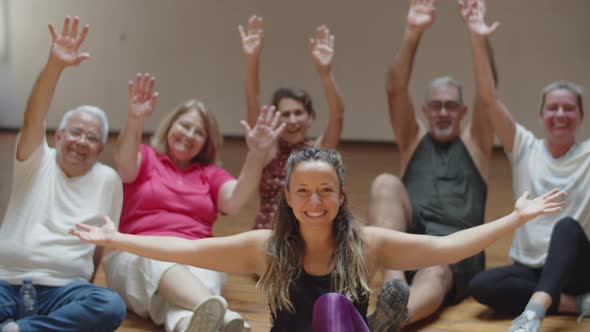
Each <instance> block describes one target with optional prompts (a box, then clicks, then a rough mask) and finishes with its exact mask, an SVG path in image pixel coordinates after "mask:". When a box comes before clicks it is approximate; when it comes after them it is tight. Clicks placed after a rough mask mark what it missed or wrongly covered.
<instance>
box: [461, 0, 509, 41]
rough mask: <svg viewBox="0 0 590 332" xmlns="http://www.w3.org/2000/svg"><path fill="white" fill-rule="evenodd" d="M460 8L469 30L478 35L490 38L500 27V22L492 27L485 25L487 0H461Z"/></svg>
mask: <svg viewBox="0 0 590 332" xmlns="http://www.w3.org/2000/svg"><path fill="white" fill-rule="evenodd" d="M459 7H460V9H461V17H463V20H464V21H465V23H467V26H468V27H469V30H471V32H473V33H475V34H477V35H481V36H489V35H491V34H492V33H494V31H496V29H497V28H498V26H499V25H500V23H499V22H494V23H493V24H492V25H491V26H490V25H487V24H486V23H485V15H486V4H485V0H459Z"/></svg>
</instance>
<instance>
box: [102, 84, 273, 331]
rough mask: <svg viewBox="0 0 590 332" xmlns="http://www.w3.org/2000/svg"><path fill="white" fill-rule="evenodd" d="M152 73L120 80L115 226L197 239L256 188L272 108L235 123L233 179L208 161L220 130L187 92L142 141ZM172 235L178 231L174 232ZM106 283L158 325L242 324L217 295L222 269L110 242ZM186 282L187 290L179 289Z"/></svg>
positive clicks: (234, 327)
mask: <svg viewBox="0 0 590 332" xmlns="http://www.w3.org/2000/svg"><path fill="white" fill-rule="evenodd" d="M154 84H155V80H154V78H152V77H150V75H148V74H146V75H145V76H143V77H142V76H141V75H140V74H138V75H137V78H136V81H135V82H134V83H133V82H131V81H130V82H129V98H128V119H127V124H126V126H125V128H124V129H123V131H122V132H121V134H120V136H119V139H118V141H117V145H116V150H115V160H116V165H117V170H118V172H119V175H120V176H121V178H122V179H123V183H124V203H123V211H122V215H121V222H120V226H119V227H120V231H121V232H122V233H127V234H137V235H156V236H174V237H176V238H184V239H190V240H195V239H202V238H208V237H211V236H212V227H213V223H214V222H215V219H216V217H217V213H218V212H220V213H223V214H227V215H236V214H237V213H238V212H239V211H240V209H241V208H242V206H244V204H245V203H246V201H247V200H248V198H249V197H250V196H251V194H252V193H253V192H254V191H255V190H256V185H257V184H258V181H259V179H260V174H261V172H262V167H263V164H262V163H261V160H263V159H264V157H265V155H266V154H267V152H268V150H269V148H270V147H271V146H272V145H273V143H274V142H275V141H276V139H277V136H278V135H280V133H281V131H282V129H283V128H284V125H282V126H279V125H278V122H279V121H278V113H275V112H274V110H273V109H272V108H263V109H262V111H261V114H260V116H259V118H258V122H257V123H256V126H255V127H254V128H252V129H251V128H250V127H249V126H248V125H247V124H246V123H245V122H242V125H243V126H244V128H245V132H246V135H245V136H246V142H247V144H248V148H249V151H248V155H247V156H246V161H245V162H244V165H243V167H242V170H241V173H240V176H239V178H238V179H237V180H236V179H235V178H234V177H232V176H231V175H230V174H229V173H228V172H227V171H226V170H224V169H223V168H221V167H219V166H217V164H218V163H219V150H220V148H221V143H222V139H221V136H220V134H219V131H218V128H217V124H216V121H215V118H214V116H213V114H212V113H211V112H208V111H207V110H206V109H205V107H204V105H203V104H202V103H201V102H199V101H197V100H189V101H186V102H184V103H182V104H180V105H179V106H178V107H177V108H176V109H175V110H174V111H172V112H171V113H170V114H168V115H167V116H166V117H165V118H164V120H163V121H162V122H161V123H160V125H159V127H158V129H157V130H156V132H155V133H154V136H153V137H152V139H151V146H147V145H143V144H141V136H142V131H143V124H144V121H145V119H146V117H147V116H149V115H150V114H151V113H152V110H153V107H154V104H155V102H156V99H157V93H156V92H154ZM177 240H178V239H177ZM104 270H105V273H106V277H107V282H108V285H109V286H110V287H111V288H113V289H114V290H116V291H117V292H118V293H119V294H120V295H121V296H122V297H123V299H124V300H125V302H126V303H127V306H128V308H130V309H131V310H133V311H134V312H135V313H137V314H138V315H140V316H142V317H147V316H149V317H151V318H152V320H153V321H154V322H156V323H157V324H163V323H164V324H165V328H166V331H205V330H207V331H208V330H211V331H213V330H215V331H217V330H218V329H220V328H223V330H224V331H242V328H243V327H244V323H245V322H244V320H243V319H242V318H241V317H240V315H238V314H237V313H235V312H233V311H230V310H226V309H227V303H226V301H225V300H224V299H223V298H222V297H220V296H218V295H219V294H220V292H221V288H222V286H223V282H224V276H225V275H224V274H221V273H219V272H216V271H211V270H206V269H199V268H196V267H193V266H186V265H182V264H174V263H169V262H163V261H159V260H153V259H147V258H144V257H140V256H137V255H134V254H130V253H126V252H121V251H115V252H113V253H112V254H110V255H109V256H108V257H106V259H105V261H104ZM187 290H190V291H187Z"/></svg>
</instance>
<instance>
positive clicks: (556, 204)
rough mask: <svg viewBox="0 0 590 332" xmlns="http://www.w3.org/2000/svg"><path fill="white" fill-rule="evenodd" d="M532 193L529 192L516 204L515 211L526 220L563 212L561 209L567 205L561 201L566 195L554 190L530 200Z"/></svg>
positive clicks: (556, 189)
mask: <svg viewBox="0 0 590 332" xmlns="http://www.w3.org/2000/svg"><path fill="white" fill-rule="evenodd" d="M529 196H530V193H529V192H528V191H527V192H525V193H524V194H522V196H520V198H518V200H517V201H516V204H514V211H516V213H518V214H519V215H520V216H521V217H522V218H523V219H524V220H530V219H533V218H535V217H536V216H539V215H542V214H551V213H555V212H559V211H561V207H562V206H564V205H565V201H564V200H561V199H562V198H564V197H565V196H566V193H565V192H563V191H561V190H559V189H558V188H554V189H552V190H551V191H549V192H547V193H545V194H543V195H541V196H539V197H536V198H534V199H529Z"/></svg>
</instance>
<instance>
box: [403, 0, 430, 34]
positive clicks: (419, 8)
mask: <svg viewBox="0 0 590 332" xmlns="http://www.w3.org/2000/svg"><path fill="white" fill-rule="evenodd" d="M432 23H434V0H412V2H411V3H410V11H409V12H408V25H409V26H410V27H412V28H414V29H417V30H419V31H424V30H426V29H428V28H429V27H430V26H431V25H432Z"/></svg>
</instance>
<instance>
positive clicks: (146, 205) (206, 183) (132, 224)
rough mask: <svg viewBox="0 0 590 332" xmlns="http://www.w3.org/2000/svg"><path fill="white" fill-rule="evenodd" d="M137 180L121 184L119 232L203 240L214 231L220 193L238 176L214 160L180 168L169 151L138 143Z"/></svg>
mask: <svg viewBox="0 0 590 332" xmlns="http://www.w3.org/2000/svg"><path fill="white" fill-rule="evenodd" d="M140 153H141V166H140V169H139V174H138V175H137V178H136V179H135V181H133V182H131V183H126V184H124V185H123V193H124V198H123V211H122V214H121V222H120V225H119V231H120V232H122V233H128V234H142V235H162V236H177V237H182V238H185V239H200V238H205V237H211V236H212V227H213V223H214V222H215V219H216V218H217V194H218V192H219V189H220V188H221V186H222V185H223V184H224V183H225V182H227V181H230V180H233V179H234V177H233V176H232V175H231V174H229V173H228V172H227V171H226V170H224V169H223V168H221V167H219V166H216V165H204V164H199V163H195V164H192V165H191V166H190V167H189V168H187V169H186V170H184V171H181V170H179V169H178V168H177V167H176V165H174V163H173V162H172V161H171V160H170V159H169V158H168V156H167V155H166V154H160V155H157V154H156V153H155V151H154V150H153V149H152V148H151V147H148V146H146V145H143V144H142V145H141V146H140Z"/></svg>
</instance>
